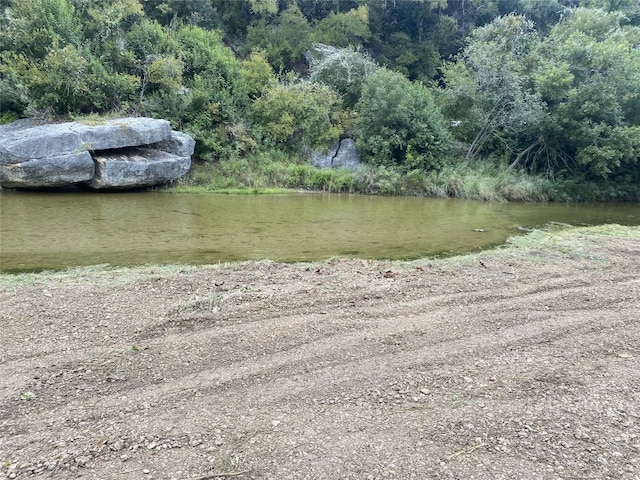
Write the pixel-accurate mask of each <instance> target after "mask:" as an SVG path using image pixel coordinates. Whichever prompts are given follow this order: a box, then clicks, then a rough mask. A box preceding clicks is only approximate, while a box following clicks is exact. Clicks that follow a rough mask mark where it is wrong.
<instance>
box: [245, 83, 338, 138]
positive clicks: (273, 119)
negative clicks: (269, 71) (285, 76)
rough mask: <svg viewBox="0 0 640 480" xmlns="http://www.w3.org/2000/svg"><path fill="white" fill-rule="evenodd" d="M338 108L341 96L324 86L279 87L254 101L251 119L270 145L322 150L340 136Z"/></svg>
mask: <svg viewBox="0 0 640 480" xmlns="http://www.w3.org/2000/svg"><path fill="white" fill-rule="evenodd" d="M339 108H340V99H339V97H338V95H337V94H336V93H335V92H334V91H333V90H331V89H330V88H329V87H327V86H325V85H319V84H313V83H309V82H300V83H277V84H275V85H272V86H270V87H268V88H267V89H266V90H265V91H264V93H263V95H262V96H261V97H259V98H258V99H256V100H255V102H254V104H253V115H252V119H253V122H254V124H255V125H256V127H257V128H258V129H259V130H260V131H261V132H262V133H263V135H264V137H265V140H266V142H267V143H270V144H272V145H280V146H283V147H285V148H286V149H287V150H289V151H301V150H302V149H303V148H304V147H311V148H320V149H323V148H327V147H328V146H329V144H330V143H331V142H333V141H335V140H337V139H338V138H339V136H340V133H341V127H340V126H339V125H338V124H337V121H336V118H337V116H338V113H339Z"/></svg>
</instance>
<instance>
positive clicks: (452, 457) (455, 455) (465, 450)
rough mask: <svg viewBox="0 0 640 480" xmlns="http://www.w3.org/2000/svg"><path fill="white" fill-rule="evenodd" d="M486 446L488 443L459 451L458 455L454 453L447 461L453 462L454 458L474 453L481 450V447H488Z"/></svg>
mask: <svg viewBox="0 0 640 480" xmlns="http://www.w3.org/2000/svg"><path fill="white" fill-rule="evenodd" d="M486 446H487V444H486V443H479V444H478V445H473V446H472V447H469V448H465V449H463V450H459V451H457V452H456V453H454V454H453V455H449V457H448V458H447V460H453V459H454V458H456V457H458V456H460V455H462V454H463V453H472V452H474V451H476V450H477V449H479V448H480V447H486Z"/></svg>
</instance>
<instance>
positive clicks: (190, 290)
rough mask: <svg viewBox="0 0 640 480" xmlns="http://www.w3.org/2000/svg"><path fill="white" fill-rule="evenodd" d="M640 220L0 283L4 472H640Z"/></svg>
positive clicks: (171, 475) (487, 475)
mask: <svg viewBox="0 0 640 480" xmlns="http://www.w3.org/2000/svg"><path fill="white" fill-rule="evenodd" d="M639 271H640V229H637V228H623V227H600V228H595V229H577V230H572V231H564V232H557V233H554V234H546V233H541V232H536V233H534V234H532V235H530V236H528V237H526V238H520V239H517V240H516V241H515V244H514V245H512V246H509V247H506V248H502V249H498V250H495V251H490V252H484V253H482V254H478V255H472V256H465V257H457V258H452V259H446V260H428V259H425V260H421V261H415V262H369V261H361V260H334V261H330V262H325V263H315V264H294V265H285V264H277V263H272V262H258V263H255V262H251V263H241V264H233V265H224V266H214V267H198V268H194V267H145V268H140V269H114V270H110V269H105V268H88V269H77V270H70V271H68V272H61V273H50V274H36V275H18V276H12V275H2V276H0V301H1V304H2V308H1V310H0V327H1V328H2V338H3V340H4V341H3V345H4V347H3V349H2V350H1V351H0V378H2V382H1V384H0V477H2V476H5V477H7V478H27V477H32V478H77V477H82V478H88V479H105V478H110V479H114V478H116V479H123V480H128V479H140V478H146V479H194V478H198V479H205V478H229V477H233V478H239V479H249V478H255V479H289V478H290V479H305V478H308V479H336V478H353V479H368V478H372V479H377V478H398V479H408V478H416V479H424V478H433V479H458V478H464V479H474V478H475V479H513V478H536V479H564V478H571V479H573V478H611V479H638V478H640V419H639V416H640V407H639V405H640V374H639V373H638V372H640V325H639V323H640V300H639V297H640V279H639V277H638V272H639Z"/></svg>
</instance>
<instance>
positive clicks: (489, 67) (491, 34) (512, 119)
mask: <svg viewBox="0 0 640 480" xmlns="http://www.w3.org/2000/svg"><path fill="white" fill-rule="evenodd" d="M537 45H538V37H537V35H536V34H535V32H534V30H533V24H532V23H531V22H530V21H529V20H527V19H526V17H524V16H521V15H515V14H511V15H505V16H502V17H499V18H497V19H495V20H494V21H493V22H491V23H490V24H489V25H486V26H484V27H481V28H478V29H476V30H475V31H474V32H473V33H472V34H471V36H470V40H469V44H468V46H467V47H466V48H465V50H464V51H463V53H462V54H461V55H459V56H458V58H457V62H458V64H459V65H456V66H453V67H449V68H445V69H444V74H445V77H444V81H445V83H446V84H447V86H448V90H449V91H448V99H449V100H450V101H451V103H450V104H449V105H447V106H446V108H445V110H446V111H448V113H452V112H456V113H457V114H459V115H461V116H460V117H458V118H452V120H456V121H462V122H463V123H466V124H467V125H466V126H465V127H466V128H465V130H466V131H467V132H468V129H469V128H472V129H473V130H474V131H475V134H474V136H473V139H472V140H471V144H470V146H469V149H468V151H467V160H468V161H473V160H474V159H475V158H476V156H477V155H478V154H479V153H480V152H481V151H482V150H483V148H485V147H486V146H487V145H489V146H490V147H491V149H493V150H498V151H499V150H502V152H503V154H504V155H505V156H507V157H509V156H512V155H513V154H514V152H515V153H516V154H517V151H518V149H519V148H521V145H522V144H523V143H524V144H525V148H526V146H528V145H526V144H527V143H528V142H529V141H530V138H531V135H532V133H531V132H534V131H536V129H538V128H539V126H540V124H541V122H543V121H544V119H545V105H544V103H543V102H542V101H541V99H540V97H539V95H538V94H537V93H536V92H535V91H534V89H533V86H532V82H531V77H532V74H531V70H532V62H533V60H534V57H533V54H532V52H533V50H534V49H535V47H536V46H537ZM463 105H465V106H466V107H467V110H466V112H467V113H466V114H465V113H464V109H463ZM465 130H463V131H465ZM490 141H491V142H490ZM488 142H490V143H488Z"/></svg>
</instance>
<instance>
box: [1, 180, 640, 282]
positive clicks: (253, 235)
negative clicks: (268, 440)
mask: <svg viewBox="0 0 640 480" xmlns="http://www.w3.org/2000/svg"><path fill="white" fill-rule="evenodd" d="M548 222H561V223H568V224H571V225H598V224H605V223H619V224H623V225H638V224H640V206H639V205H638V204H628V203H627V204H611V203H608V204H520V203H488V202H475V201H465V200H447V199H424V198H404V197H370V196H360V195H338V194H309V193H301V194H287V195H214V194H169V193H157V192H136V193H94V192H88V193H77V192H73V193H35V192H14V191H6V190H4V191H0V271H3V272H17V271H34V270H36V271H37V270H43V269H62V268H66V267H70V266H80V265H94V264H111V265H141V264H148V263H161V264H168V263H188V264H205V263H217V262H227V261H238V260H251V259H253V260H257V259H272V260H278V261H285V262H293V261H313V260H324V259H327V258H331V257H336V256H348V257H362V258H379V259H412V258H418V257H422V256H443V255H453V254H458V253H465V252H472V251H475V250H480V249H484V248H487V247H490V246H494V245H498V244H501V243H504V242H505V240H506V239H507V238H508V237H510V236H512V235H517V234H520V233H522V227H537V226H543V225H545V224H546V223H548Z"/></svg>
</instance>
